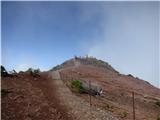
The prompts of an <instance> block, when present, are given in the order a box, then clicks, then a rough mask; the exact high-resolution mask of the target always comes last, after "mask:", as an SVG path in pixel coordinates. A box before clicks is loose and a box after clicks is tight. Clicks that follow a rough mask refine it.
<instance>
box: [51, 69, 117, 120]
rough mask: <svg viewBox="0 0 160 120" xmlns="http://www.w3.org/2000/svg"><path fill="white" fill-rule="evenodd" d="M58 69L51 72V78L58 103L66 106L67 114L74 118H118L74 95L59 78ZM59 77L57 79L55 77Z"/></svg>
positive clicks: (112, 119) (97, 119) (101, 119)
mask: <svg viewBox="0 0 160 120" xmlns="http://www.w3.org/2000/svg"><path fill="white" fill-rule="evenodd" d="M58 74H59V73H58V71H55V72H53V73H52V78H53V82H54V84H55V86H56V87H57V90H56V91H57V92H58V95H59V96H58V97H59V99H60V101H61V102H60V104H62V105H65V106H67V107H68V110H69V114H70V115H71V116H72V117H73V118H74V120H118V119H117V118H115V117H113V116H112V114H111V113H109V112H108V111H105V110H101V109H100V108H97V107H94V106H91V107H90V105H89V103H88V102H86V101H84V100H83V99H82V98H80V97H78V96H76V95H74V94H73V93H72V92H71V91H70V90H69V88H68V87H66V85H65V84H64V83H63V81H62V80H60V75H58ZM58 77H59V79H57V78H58Z"/></svg>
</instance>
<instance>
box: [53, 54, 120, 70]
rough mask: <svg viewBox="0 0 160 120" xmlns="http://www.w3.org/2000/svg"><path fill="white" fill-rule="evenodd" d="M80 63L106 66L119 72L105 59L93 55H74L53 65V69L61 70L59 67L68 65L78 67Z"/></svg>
mask: <svg viewBox="0 0 160 120" xmlns="http://www.w3.org/2000/svg"><path fill="white" fill-rule="evenodd" d="M79 65H91V66H95V67H98V68H105V69H108V70H111V71H115V72H117V71H116V70H115V69H114V68H113V67H112V66H111V65H110V64H108V63H107V62H105V61H102V60H99V59H97V58H95V57H92V56H88V55H86V56H84V57H82V56H79V57H78V56H74V58H72V59H70V60H67V61H65V62H64V63H62V64H61V65H57V66H55V67H53V68H52V69H51V71H52V70H59V69H64V68H68V67H75V66H76V67H78V66H79Z"/></svg>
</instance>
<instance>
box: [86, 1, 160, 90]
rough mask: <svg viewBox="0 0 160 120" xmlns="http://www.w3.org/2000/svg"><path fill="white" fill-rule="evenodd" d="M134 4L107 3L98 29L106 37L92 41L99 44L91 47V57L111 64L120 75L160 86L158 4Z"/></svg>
mask: <svg viewBox="0 0 160 120" xmlns="http://www.w3.org/2000/svg"><path fill="white" fill-rule="evenodd" d="M131 4H132V3H131ZM131 4H129V3H120V4H119V3H116V4H104V6H103V7H102V8H101V9H103V13H102V14H101V15H103V17H102V18H104V19H103V20H101V24H99V26H100V27H99V28H98V29H101V31H102V33H103V34H101V35H99V36H98V35H97V34H96V36H94V38H90V39H93V40H94V41H96V42H94V44H90V45H88V46H89V48H88V55H91V56H95V57H97V58H99V59H102V60H105V61H107V62H109V63H110V64H111V65H112V66H113V67H115V68H116V69H117V70H118V71H120V72H121V73H124V74H133V75H135V76H137V77H140V78H141V79H144V80H147V81H148V82H150V83H151V84H153V85H154V86H157V87H158V86H159V87H160V85H159V76H158V74H159V73H158V72H159V68H158V64H159V63H158V47H159V46H158V42H159V39H158V34H159V33H158V22H159V21H158V15H159V14H158V5H156V3H152V4H148V3H147V2H144V3H139V4H138V3H136V2H135V3H133V4H132V5H131ZM91 15H93V13H92V14H91ZM88 18H89V17H88ZM95 38H97V40H95ZM98 38H99V39H98Z"/></svg>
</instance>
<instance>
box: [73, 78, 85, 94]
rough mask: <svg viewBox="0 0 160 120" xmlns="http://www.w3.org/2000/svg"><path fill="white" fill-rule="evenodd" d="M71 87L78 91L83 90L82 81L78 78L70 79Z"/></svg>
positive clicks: (81, 91)
mask: <svg viewBox="0 0 160 120" xmlns="http://www.w3.org/2000/svg"><path fill="white" fill-rule="evenodd" d="M72 88H74V89H76V90H77V91H78V92H79V93H83V92H84V88H83V86H82V82H81V81H80V80H74V81H72Z"/></svg>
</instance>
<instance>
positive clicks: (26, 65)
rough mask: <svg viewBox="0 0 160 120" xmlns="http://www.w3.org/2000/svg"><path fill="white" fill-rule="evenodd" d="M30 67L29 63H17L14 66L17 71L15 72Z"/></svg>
mask: <svg viewBox="0 0 160 120" xmlns="http://www.w3.org/2000/svg"><path fill="white" fill-rule="evenodd" d="M30 67H32V66H31V65H29V64H20V65H17V66H16V67H15V70H16V71H17V72H19V71H26V70H27V69H28V68H30Z"/></svg>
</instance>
